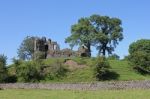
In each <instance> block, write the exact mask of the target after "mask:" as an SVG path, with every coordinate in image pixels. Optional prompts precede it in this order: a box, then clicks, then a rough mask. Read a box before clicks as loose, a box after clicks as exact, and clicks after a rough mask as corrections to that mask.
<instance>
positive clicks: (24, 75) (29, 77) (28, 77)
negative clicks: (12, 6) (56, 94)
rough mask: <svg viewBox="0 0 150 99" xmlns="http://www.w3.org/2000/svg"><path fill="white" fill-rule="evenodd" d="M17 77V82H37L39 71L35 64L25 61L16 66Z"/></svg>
mask: <svg viewBox="0 0 150 99" xmlns="http://www.w3.org/2000/svg"><path fill="white" fill-rule="evenodd" d="M17 78H18V81H19V82H37V81H39V80H40V73H39V72H38V70H37V68H36V64H34V63H32V62H25V63H23V64H21V65H19V66H18V67H17Z"/></svg>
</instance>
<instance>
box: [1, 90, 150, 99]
mask: <svg viewBox="0 0 150 99" xmlns="http://www.w3.org/2000/svg"><path fill="white" fill-rule="evenodd" d="M149 97H150V90H143V89H136V90H99V91H71V90H70V91H69V90H33V89H32V90H27V89H7V90H1V91H0V99H149Z"/></svg>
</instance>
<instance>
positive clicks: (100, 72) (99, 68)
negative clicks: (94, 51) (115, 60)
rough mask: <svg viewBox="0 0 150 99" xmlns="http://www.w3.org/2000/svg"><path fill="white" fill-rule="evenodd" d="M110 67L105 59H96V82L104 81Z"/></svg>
mask: <svg viewBox="0 0 150 99" xmlns="http://www.w3.org/2000/svg"><path fill="white" fill-rule="evenodd" d="M109 68H110V65H109V63H108V61H107V60H106V58H105V57H98V59H97V61H96V68H95V69H96V70H95V71H96V78H97V79H98V80H106V78H107V73H108V72H109Z"/></svg>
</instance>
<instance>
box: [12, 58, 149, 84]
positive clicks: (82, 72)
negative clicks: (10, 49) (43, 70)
mask: <svg viewBox="0 0 150 99" xmlns="http://www.w3.org/2000/svg"><path fill="white" fill-rule="evenodd" d="M58 60H59V61H60V62H62V63H64V61H66V60H72V61H74V62H76V63H77V64H78V65H79V66H78V67H74V66H71V68H72V69H71V70H69V71H68V72H67V74H66V75H65V76H64V77H61V78H55V79H53V80H49V79H46V80H42V81H41V82H66V83H67V82H68V83H69V82H73V83H74V82H95V81H97V80H96V79H95V77H94V67H95V66H94V60H95V58H72V59H64V58H51V59H47V60H44V64H47V65H49V64H55V63H56V61H58ZM109 63H110V66H111V69H110V70H111V71H112V72H113V73H112V74H110V76H112V79H110V80H147V79H150V76H148V75H141V74H139V73H137V72H136V71H134V70H133V69H132V67H131V66H130V65H129V64H128V61H123V60H109ZM80 66H81V67H82V68H80ZM67 68H69V67H67ZM11 69H13V67H11V68H10V69H9V71H11V72H12V71H13V70H11Z"/></svg>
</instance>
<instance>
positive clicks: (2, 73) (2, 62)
mask: <svg viewBox="0 0 150 99" xmlns="http://www.w3.org/2000/svg"><path fill="white" fill-rule="evenodd" d="M6 60H7V57H6V56H5V55H0V83H2V82H5V79H6V78H7V69H6Z"/></svg>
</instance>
